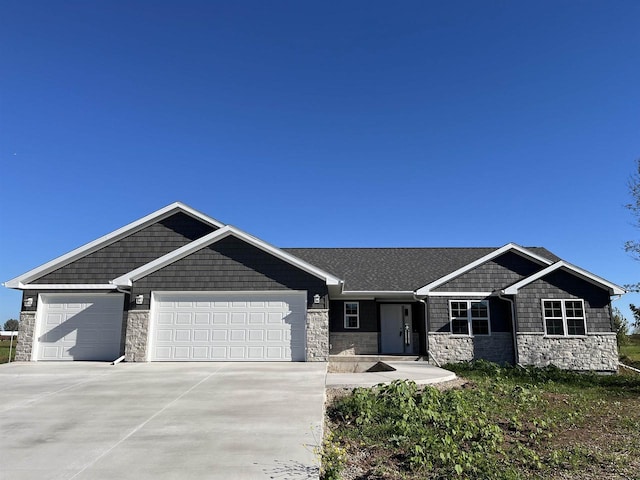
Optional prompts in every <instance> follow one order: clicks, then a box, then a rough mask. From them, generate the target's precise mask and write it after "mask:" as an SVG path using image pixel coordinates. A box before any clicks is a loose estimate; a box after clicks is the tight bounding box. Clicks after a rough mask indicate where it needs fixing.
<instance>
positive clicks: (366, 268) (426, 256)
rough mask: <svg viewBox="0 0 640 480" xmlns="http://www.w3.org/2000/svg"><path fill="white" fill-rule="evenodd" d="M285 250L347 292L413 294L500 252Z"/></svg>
mask: <svg viewBox="0 0 640 480" xmlns="http://www.w3.org/2000/svg"><path fill="white" fill-rule="evenodd" d="M510 245H511V244H510ZM503 248H504V247H503ZM519 248H522V247H519ZM283 250H285V251H287V252H289V253H291V254H292V255H295V256H296V257H299V258H301V259H303V260H305V261H307V262H309V263H311V264H313V265H316V266H318V267H319V268H322V269H323V270H326V271H328V272H331V273H332V274H333V275H335V276H337V277H339V278H342V279H343V280H344V282H345V283H344V290H345V291H369V292H373V291H407V292H413V291H415V290H416V289H417V288H419V287H421V286H423V285H427V284H429V283H430V282H435V281H436V280H438V279H441V278H443V277H444V276H446V275H448V274H450V273H451V272H453V271H458V270H460V269H464V268H465V267H467V266H468V265H469V264H471V263H473V262H476V261H477V260H478V259H481V258H485V257H487V255H491V254H494V253H495V252H496V250H499V249H496V248H495V247H491V248H490V247H477V248H466V247H449V248H284V249H283ZM526 250H527V251H528V252H531V254H534V255H536V256H538V257H540V258H544V259H546V260H547V262H548V263H551V262H552V261H555V260H559V259H558V257H556V256H555V255H553V254H552V253H551V252H549V251H548V250H546V249H544V248H539V247H531V248H527V249H526Z"/></svg>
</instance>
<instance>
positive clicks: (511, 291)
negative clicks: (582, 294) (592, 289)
mask: <svg viewBox="0 0 640 480" xmlns="http://www.w3.org/2000/svg"><path fill="white" fill-rule="evenodd" d="M560 268H564V269H565V270H568V271H569V272H570V273H573V274H574V275H577V276H578V277H581V278H583V279H584V280H587V281H588V282H591V283H593V284H595V285H598V286H601V287H606V288H607V289H608V290H609V292H610V294H611V295H624V294H625V293H627V291H626V290H625V289H624V288H622V287H620V286H618V285H616V284H615V283H611V282H608V281H607V280H605V279H604V278H602V277H599V276H597V275H594V274H593V273H591V272H587V271H586V270H584V269H582V268H580V267H576V266H575V265H571V264H570V263H567V262H565V261H564V260H561V261H559V262H556V263H554V264H552V265H549V266H548V267H547V268H544V269H542V270H540V271H539V272H536V273H534V274H533V275H530V276H528V277H526V278H523V279H522V280H520V281H519V282H516V283H514V284H513V285H511V286H510V287H507V288H505V289H504V290H502V293H503V295H515V294H517V293H518V291H519V290H520V289H521V288H523V287H526V286H527V285H529V284H530V283H532V282H535V281H536V280H539V279H540V278H542V277H544V276H545V275H548V274H549V273H551V272H555V271H556V270H558V269H560Z"/></svg>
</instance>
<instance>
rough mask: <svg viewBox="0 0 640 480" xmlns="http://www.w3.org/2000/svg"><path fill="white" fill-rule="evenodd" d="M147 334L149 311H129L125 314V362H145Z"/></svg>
mask: <svg viewBox="0 0 640 480" xmlns="http://www.w3.org/2000/svg"><path fill="white" fill-rule="evenodd" d="M148 334H149V310H130V311H129V313H128V314H127V321H126V333H125V341H124V359H125V361H126V362H146V361H147V341H148Z"/></svg>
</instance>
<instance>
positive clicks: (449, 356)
mask: <svg viewBox="0 0 640 480" xmlns="http://www.w3.org/2000/svg"><path fill="white" fill-rule="evenodd" d="M428 337H429V338H428V341H429V353H430V354H431V355H433V357H435V358H436V360H438V362H440V364H445V363H455V362H468V361H471V360H479V359H484V360H488V361H490V362H496V363H513V362H514V356H513V336H512V335H511V333H508V332H493V333H492V334H491V335H487V336H480V335H478V336H475V337H464V336H456V335H451V334H450V333H436V332H429V335H428ZM431 355H429V361H430V362H434V360H433V357H432V356H431ZM434 363H435V362H434Z"/></svg>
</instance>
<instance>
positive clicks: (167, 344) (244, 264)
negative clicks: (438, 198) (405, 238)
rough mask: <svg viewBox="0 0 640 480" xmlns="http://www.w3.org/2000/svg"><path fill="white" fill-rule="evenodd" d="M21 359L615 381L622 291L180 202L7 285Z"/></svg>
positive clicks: (560, 265)
mask: <svg viewBox="0 0 640 480" xmlns="http://www.w3.org/2000/svg"><path fill="white" fill-rule="evenodd" d="M4 285H5V286H6V287H9V288H14V289H19V290H22V291H23V299H22V311H21V314H20V319H21V322H20V334H19V345H18V349H17V357H16V359H17V360H22V361H39V360H114V359H116V358H118V357H120V356H121V355H124V356H125V359H126V361H129V362H140V361H262V360H266V361H326V360H327V359H328V358H329V355H330V354H333V355H361V354H390V355H393V354H399V355H422V356H424V357H425V358H428V359H429V360H430V361H436V362H440V363H446V362H454V361H464V360H472V359H479V358H483V359H487V360H491V361H496V362H510V363H519V364H523V365H539V366H542V365H548V364H555V365H557V366H559V367H561V368H567V369H575V370H597V371H615V370H616V369H617V363H618V358H617V346H616V336H615V333H614V329H613V327H612V321H611V312H610V300H611V297H612V296H616V295H622V294H623V293H625V291H624V290H623V289H622V288H620V287H619V286H617V285H615V284H613V283H611V282H609V281H607V280H605V279H603V278H601V277H598V276H596V275H594V274H592V273H590V272H588V271H586V270H583V269H581V268H579V267H577V266H574V265H571V264H570V263H567V262H566V261H564V260H562V259H560V258H558V257H557V256H555V255H554V254H552V253H551V252H549V251H548V250H546V249H544V248H539V247H534V248H524V247H521V246H519V245H516V244H513V243H509V244H507V245H505V246H503V247H500V248H277V247H275V246H273V245H270V244H268V243H266V242H265V241H263V240H261V239H259V238H256V237H254V236H252V235H250V234H248V233H246V232H243V231H242V230H239V229H237V228H235V227H233V226H230V225H225V224H223V223H221V222H219V221H217V220H215V219H213V218H211V217H209V216H207V215H204V214H203V213H200V212H198V211H196V210H194V209H192V208H190V207H188V206H186V205H184V204H182V203H174V204H171V205H169V206H167V207H165V208H162V209H160V210H158V211H156V212H154V213H152V214H150V215H147V216H145V217H143V218H141V219H139V220H137V221H135V222H133V223H131V224H129V225H126V226H124V227H122V228H120V229H118V230H116V231H114V232H112V233H109V234H107V235H105V236H103V237H101V238H98V239H97V240H95V241H93V242H91V243H88V244H86V245H84V246H82V247H80V248H77V249H75V250H73V251H71V252H69V253H67V254H66V255H62V256H61V257H58V258H56V259H54V260H52V261H50V262H48V263H46V264H44V265H42V266H40V267H37V268H35V269H33V270H30V271H28V272H27V273H25V274H23V275H20V276H18V277H16V278H14V279H12V280H9V281H8V282H6V283H5V284H4Z"/></svg>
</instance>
